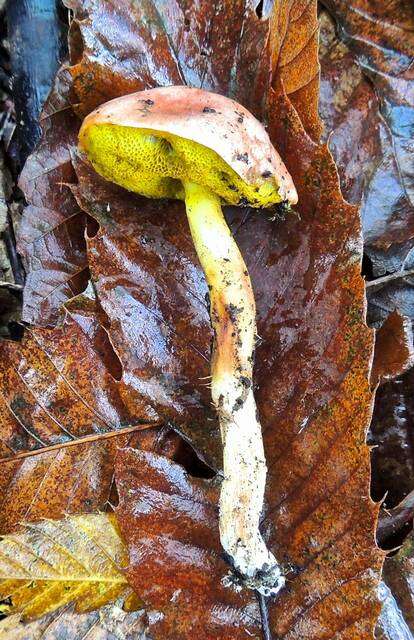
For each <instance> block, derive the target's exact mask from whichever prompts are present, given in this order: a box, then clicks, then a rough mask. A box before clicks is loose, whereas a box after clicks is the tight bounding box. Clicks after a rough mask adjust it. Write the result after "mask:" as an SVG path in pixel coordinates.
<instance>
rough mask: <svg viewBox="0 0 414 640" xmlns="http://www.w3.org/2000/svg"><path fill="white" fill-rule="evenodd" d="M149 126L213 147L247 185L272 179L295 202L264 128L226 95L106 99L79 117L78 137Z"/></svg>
mask: <svg viewBox="0 0 414 640" xmlns="http://www.w3.org/2000/svg"><path fill="white" fill-rule="evenodd" d="M99 124H114V125H120V126H124V127H136V128H139V129H151V130H156V131H160V132H164V133H169V134H172V135H175V136H178V137H181V138H185V139H187V140H192V141H194V142H196V143H198V144H200V145H203V146H204V147H207V148H209V149H211V150H213V151H215V152H216V153H217V154H218V155H219V156H220V157H221V158H222V159H223V160H224V161H225V162H226V163H227V164H228V165H229V166H230V167H231V168H232V169H233V170H234V171H235V172H236V174H237V175H238V176H239V177H240V178H241V179H242V180H243V181H244V182H246V183H247V184H250V185H257V184H261V183H263V181H264V180H267V179H271V178H274V180H275V181H276V184H277V185H278V190H279V196H280V198H281V200H282V201H288V202H290V203H291V204H296V202H297V199H298V196H297V193H296V188H295V185H294V184H293V180H292V178H291V176H290V174H289V172H288V170H287V169H286V167H285V165H284V163H283V161H282V159H281V157H280V156H279V154H278V152H277V151H276V149H275V148H274V147H273V145H272V143H271V141H270V138H269V136H268V134H267V132H266V130H265V128H264V126H263V125H262V124H261V123H260V122H259V121H258V120H257V119H256V118H255V117H254V116H253V115H252V114H251V113H250V112H249V111H248V110H247V109H245V108H244V107H243V106H242V105H240V104H238V103H237V102H235V101H234V100H231V99H230V98H226V97H225V96H222V95H219V94H217V93H212V92H210V91H205V90H203V89H196V88H191V87H186V86H171V87H160V88H156V89H148V90H145V91H139V92H137V93H132V94H130V95H126V96H121V97H120V98H115V99H114V100H110V101H109V102H106V103H105V104H103V105H102V106H100V107H98V108H97V109H95V111H93V112H92V113H91V114H89V115H88V116H87V117H86V118H85V120H84V121H83V124H82V127H81V130H80V133H79V140H80V145H81V147H82V140H83V138H85V137H86V135H87V131H88V129H89V128H90V127H91V126H93V125H99Z"/></svg>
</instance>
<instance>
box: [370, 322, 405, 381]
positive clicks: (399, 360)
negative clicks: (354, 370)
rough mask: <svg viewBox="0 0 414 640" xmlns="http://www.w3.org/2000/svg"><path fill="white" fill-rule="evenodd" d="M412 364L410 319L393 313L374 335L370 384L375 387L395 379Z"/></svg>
mask: <svg viewBox="0 0 414 640" xmlns="http://www.w3.org/2000/svg"><path fill="white" fill-rule="evenodd" d="M413 364H414V347H413V330H412V323H411V319H410V318H407V317H406V316H401V315H400V314H399V313H398V311H393V312H392V313H390V315H389V316H388V318H387V319H386V320H385V322H384V324H383V325H382V326H381V328H380V329H378V331H377V333H376V337H375V351H374V362H373V364H372V371H371V383H372V384H373V385H376V384H378V383H382V382H384V381H386V380H391V379H392V378H396V377H397V376H399V375H401V374H402V373H404V371H407V369H409V368H410V367H412V366H413Z"/></svg>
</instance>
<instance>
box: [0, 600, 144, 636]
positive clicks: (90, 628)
mask: <svg viewBox="0 0 414 640" xmlns="http://www.w3.org/2000/svg"><path fill="white" fill-rule="evenodd" d="M73 609H74V608H73V606H72V605H69V606H66V607H63V608H61V609H59V610H58V611H54V612H52V613H50V614H48V615H47V616H44V617H43V618H41V619H40V620H35V621H32V622H21V620H20V616H19V615H18V614H15V615H12V616H8V617H7V618H5V619H4V620H1V621H0V640H61V639H63V638H64V640H84V638H87V640H149V638H148V636H147V634H146V626H147V625H146V617H145V614H144V612H143V611H142V610H141V611H137V612H135V613H127V612H125V611H123V610H122V609H121V608H120V606H119V605H116V604H114V605H107V606H105V607H102V608H101V609H99V611H91V612H89V613H76V612H75V611H74V610H73Z"/></svg>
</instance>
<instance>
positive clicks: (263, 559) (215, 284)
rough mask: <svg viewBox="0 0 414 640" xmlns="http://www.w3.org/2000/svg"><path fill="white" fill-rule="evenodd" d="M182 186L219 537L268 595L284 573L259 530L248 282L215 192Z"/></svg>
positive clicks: (259, 451)
mask: <svg viewBox="0 0 414 640" xmlns="http://www.w3.org/2000/svg"><path fill="white" fill-rule="evenodd" d="M183 186H184V190H185V204H186V209H187V216H188V220H189V224H190V229H191V235H192V237H193V241H194V245H195V248H196V250H197V254H198V257H199V260H200V262H201V266H202V267H203V270H204V273H205V276H206V280H207V284H208V288H209V291H210V316H211V323H212V326H213V330H214V345H213V354H212V364H211V374H212V381H211V389H212V399H213V403H214V406H215V407H216V410H217V413H218V416H219V421H220V429H221V438H222V442H223V469H224V479H223V483H222V487H221V495H220V539H221V544H222V546H223V548H224V550H225V551H226V552H227V554H228V555H229V556H230V557H231V559H232V563H233V564H234V567H235V568H236V570H237V571H238V572H239V573H241V574H242V575H243V577H244V578H245V580H246V583H247V584H248V586H251V587H252V588H255V589H258V590H260V591H261V592H262V593H264V594H265V595H269V594H270V593H276V592H277V591H279V589H280V588H281V587H282V586H283V584H284V579H283V577H282V575H281V572H280V568H279V565H278V564H277V561H276V559H275V558H274V556H273V555H272V554H271V553H270V552H269V550H268V549H267V547H266V545H265V543H264V541H263V538H262V536H261V535H260V532H259V521H260V515H261V512H262V508H263V498H264V490H265V483H266V471H267V469H266V460H265V455H264V449H263V440H262V432H261V426H260V424H259V422H258V420H257V410H256V404H255V400H254V395H253V384H252V373H253V352H254V344H255V334H256V305H255V301H254V295H253V290H252V285H251V281H250V277H249V274H248V271H247V268H246V265H245V263H244V260H243V258H242V256H241V253H240V251H239V249H238V247H237V244H236V242H235V241H234V239H233V236H232V234H231V232H230V229H229V228H228V226H227V223H226V221H225V219H224V216H223V213H222V210H221V205H220V200H219V198H218V197H217V196H216V195H214V194H213V193H212V192H211V191H210V190H209V189H207V188H206V187H202V186H200V185H197V184H194V183H192V182H184V183H183Z"/></svg>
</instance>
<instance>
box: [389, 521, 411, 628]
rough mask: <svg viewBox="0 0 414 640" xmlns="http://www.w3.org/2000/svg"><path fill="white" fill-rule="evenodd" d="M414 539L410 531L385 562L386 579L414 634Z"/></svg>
mask: <svg viewBox="0 0 414 640" xmlns="http://www.w3.org/2000/svg"><path fill="white" fill-rule="evenodd" d="M413 546H414V539H413V534H412V533H410V534H409V535H408V537H407V538H406V540H405V542H404V544H403V546H402V547H401V549H400V550H399V551H398V553H397V554H396V555H393V556H392V557H389V558H387V559H386V561H385V563H384V580H385V582H386V584H387V585H388V586H389V587H390V589H391V590H392V593H393V595H394V597H395V599H396V601H397V603H398V606H399V608H400V609H401V612H402V614H403V616H404V619H405V622H406V623H407V625H408V627H409V629H410V631H411V632H412V633H413V634H414V592H413V576H414V553H413Z"/></svg>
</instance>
